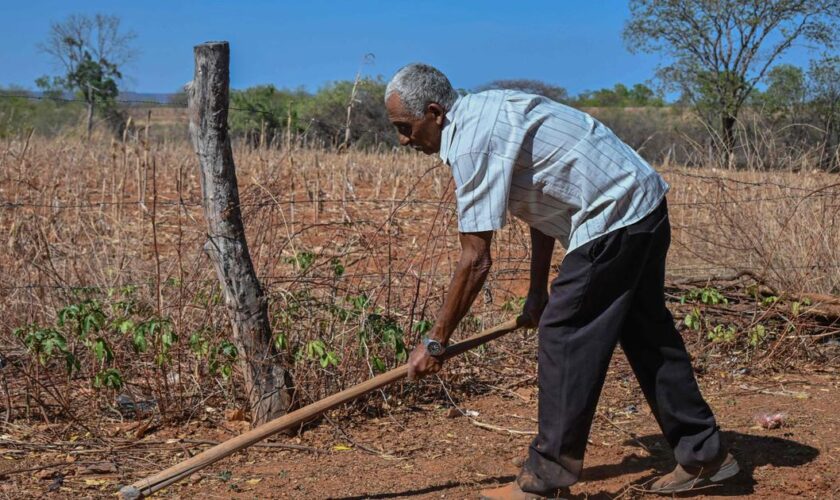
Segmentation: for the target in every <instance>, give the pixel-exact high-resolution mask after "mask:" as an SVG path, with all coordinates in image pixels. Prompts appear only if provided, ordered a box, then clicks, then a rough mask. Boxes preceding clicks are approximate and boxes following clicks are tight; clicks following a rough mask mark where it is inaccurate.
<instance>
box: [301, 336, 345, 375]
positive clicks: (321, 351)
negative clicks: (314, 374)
mask: <svg viewBox="0 0 840 500" xmlns="http://www.w3.org/2000/svg"><path fill="white" fill-rule="evenodd" d="M306 357H307V358H309V359H311V360H313V361H318V362H319V363H320V364H321V368H326V367H328V366H338V363H339V361H340V360H339V359H338V356H337V355H336V354H335V353H334V352H332V351H329V350H327V346H326V344H325V343H324V341H323V340H321V339H315V340H311V341H309V342H307V343H306Z"/></svg>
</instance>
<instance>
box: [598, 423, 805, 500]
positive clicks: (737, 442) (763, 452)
mask: <svg viewBox="0 0 840 500" xmlns="http://www.w3.org/2000/svg"><path fill="white" fill-rule="evenodd" d="M723 434H724V439H725V442H726V443H728V444H729V447H730V449H731V451H732V454H733V455H735V458H736V459H737V460H738V464H739V466H740V468H741V472H740V473H738V475H737V476H735V477H733V478H732V479H730V480H728V481H726V482H724V483H722V484H719V485H710V486H706V487H703V488H700V489H697V490H695V491H692V492H686V493H682V494H680V495H679V496H680V497H692V496H696V495H716V496H743V495H751V494H753V493H755V485H756V481H755V479H754V478H753V471H754V470H755V469H756V468H758V467H762V466H765V465H772V466H773V467H799V466H802V465H805V464H807V463H809V462H811V461H813V460H814V459H815V458H817V456H818V455H819V454H820V452H819V450H818V449H816V448H814V447H812V446H808V445H806V444H802V443H798V442H796V441H792V440H790V439H783V438H778V437H774V436H756V435H753V434H743V433H740V432H724V433H723ZM624 444H625V445H628V446H637V447H639V448H642V446H644V447H647V448H648V449H649V450H650V451H651V453H652V455H651V456H647V457H639V456H638V455H635V454H632V455H630V456H628V457H625V458H624V459H623V460H622V461H621V463H618V464H608V465H597V466H594V467H590V468H587V469H585V470H584V473H583V475H584V478H583V480H586V481H598V480H603V479H608V478H611V477H617V476H621V475H624V474H632V473H639V472H644V471H649V470H650V471H651V473H650V474H647V475H645V476H644V477H641V478H639V479H637V480H635V481H633V482H632V483H631V484H629V485H628V486H627V488H630V489H631V490H634V491H636V492H639V493H643V492H644V491H645V489H646V486H647V485H649V484H650V483H652V482H653V481H654V480H655V479H656V478H657V477H658V476H659V475H660V474H663V473H666V472H669V471H671V470H672V469H673V468H674V466H675V465H676V462H674V458H673V455H672V454H671V452H670V449H669V448H668V444H667V443H666V442H665V440H664V438H663V437H662V436H661V435H650V436H644V437H641V438H639V439H638V441H634V440H630V441H627V442H625V443H624ZM651 469H652V470H651ZM625 489H626V488H623V489H622V490H619V491H617V492H615V491H614V492H607V491H602V492H600V493H599V494H596V495H591V496H589V498H615V497H616V495H620V494H621V493H623V492H624V491H625Z"/></svg>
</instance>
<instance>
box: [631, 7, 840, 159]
mask: <svg viewBox="0 0 840 500" xmlns="http://www.w3.org/2000/svg"><path fill="white" fill-rule="evenodd" d="M838 19H840V0H749V1H745V0H631V1H630V19H629V21H628V22H627V25H626V26H625V29H624V38H625V41H626V43H627V46H628V48H629V49H630V50H631V51H633V52H635V51H643V52H662V53H665V54H667V55H668V56H670V57H671V58H672V59H673V61H672V63H671V64H670V65H667V66H664V67H662V68H660V72H659V74H660V77H661V78H662V79H663V80H665V81H666V82H668V83H670V84H672V85H675V86H676V88H678V89H680V90H682V91H683V95H684V96H686V97H687V98H688V99H689V100H691V101H693V102H696V101H698V100H705V101H706V104H707V105H710V106H713V109H714V111H715V113H716V114H717V116H718V119H719V123H720V135H721V140H720V144H721V146H722V151H723V152H724V153H725V157H726V158H727V159H728V160H731V159H732V153H733V151H734V147H735V132H734V129H735V124H736V121H737V118H738V113H739V112H740V111H741V108H742V107H743V105H744V103H745V102H746V100H747V98H748V96H749V95H750V93H751V92H752V90H753V89H754V88H755V86H756V84H757V83H758V82H759V81H760V80H761V79H762V78H764V76H765V74H766V73H767V71H768V70H769V68H770V67H771V65H772V64H773V62H774V61H776V60H777V59H778V57H779V56H780V55H782V54H784V53H785V52H786V51H787V50H788V49H789V48H790V47H791V46H792V45H793V43H794V42H796V41H798V40H800V39H805V40H808V41H811V42H813V43H815V44H817V45H822V46H825V47H833V46H834V44H835V41H836V39H837V34H838Z"/></svg>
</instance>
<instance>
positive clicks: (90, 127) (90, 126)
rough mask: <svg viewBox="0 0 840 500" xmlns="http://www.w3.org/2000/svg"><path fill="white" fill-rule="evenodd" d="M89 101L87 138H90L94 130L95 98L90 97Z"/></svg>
mask: <svg viewBox="0 0 840 500" xmlns="http://www.w3.org/2000/svg"><path fill="white" fill-rule="evenodd" d="M88 99H89V100H88V103H87V139H88V140H90V133H91V131H92V130H93V99H92V98H90V97H89V98H88Z"/></svg>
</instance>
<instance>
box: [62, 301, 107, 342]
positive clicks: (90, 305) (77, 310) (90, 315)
mask: <svg viewBox="0 0 840 500" xmlns="http://www.w3.org/2000/svg"><path fill="white" fill-rule="evenodd" d="M57 324H58V326H59V327H62V328H63V327H68V328H73V330H74V332H73V333H74V334H75V335H77V336H78V337H79V338H81V339H84V338H85V337H87V336H88V335H89V334H91V333H95V332H98V331H99V330H100V329H101V328H102V326H103V325H104V324H105V313H104V312H102V306H101V305H100V304H99V302H98V301H96V300H85V301H82V302H80V303H78V304H71V305H69V306H65V307H63V308H61V309H59V311H58V322H57Z"/></svg>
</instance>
